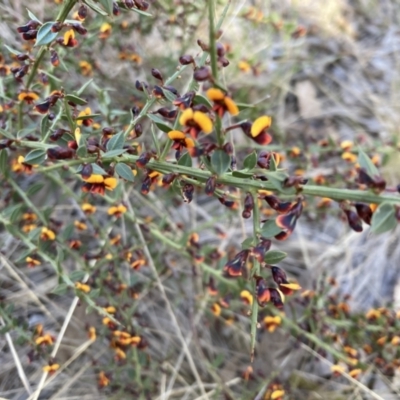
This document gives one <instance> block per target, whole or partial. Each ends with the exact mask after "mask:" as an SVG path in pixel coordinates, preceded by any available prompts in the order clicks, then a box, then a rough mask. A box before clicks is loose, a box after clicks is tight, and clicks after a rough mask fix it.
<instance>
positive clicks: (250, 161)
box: [243, 151, 257, 170]
mask: <svg viewBox="0 0 400 400" xmlns="http://www.w3.org/2000/svg"><path fill="white" fill-rule="evenodd" d="M256 165H257V153H256V152H255V151H253V152H252V153H250V154H249V155H248V156H247V157H246V158H245V159H244V161H243V167H244V168H245V169H250V170H252V169H253V168H254V167H255V166H256Z"/></svg>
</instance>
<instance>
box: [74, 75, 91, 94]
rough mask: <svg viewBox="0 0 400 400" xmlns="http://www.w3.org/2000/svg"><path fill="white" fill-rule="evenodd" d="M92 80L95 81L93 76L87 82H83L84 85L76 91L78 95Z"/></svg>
mask: <svg viewBox="0 0 400 400" xmlns="http://www.w3.org/2000/svg"><path fill="white" fill-rule="evenodd" d="M92 82H93V78H92V79H89V80H88V81H87V82H85V83H84V84H83V86H82V87H81V88H80V89H79V90H77V91H76V94H77V96H80V95H81V94H82V93H83V92H84V91H85V89H86V88H87V87H88V86H89V85H90V84H91V83H92Z"/></svg>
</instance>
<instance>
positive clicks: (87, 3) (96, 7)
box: [83, 0, 108, 17]
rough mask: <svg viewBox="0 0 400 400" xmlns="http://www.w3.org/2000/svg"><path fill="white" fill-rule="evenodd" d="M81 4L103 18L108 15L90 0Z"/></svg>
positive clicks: (84, 0) (85, 0)
mask: <svg viewBox="0 0 400 400" xmlns="http://www.w3.org/2000/svg"><path fill="white" fill-rule="evenodd" d="M83 2H84V3H85V4H86V5H87V6H88V7H89V8H91V9H92V10H93V11H94V12H96V13H97V14H100V15H102V16H103V17H106V16H107V15H108V14H107V13H106V12H105V11H104V10H103V9H102V8H101V7H99V6H98V5H97V4H96V3H95V2H94V1H92V0H83Z"/></svg>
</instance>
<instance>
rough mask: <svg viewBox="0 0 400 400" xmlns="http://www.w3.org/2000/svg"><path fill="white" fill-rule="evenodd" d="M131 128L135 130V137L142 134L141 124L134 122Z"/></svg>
mask: <svg viewBox="0 0 400 400" xmlns="http://www.w3.org/2000/svg"><path fill="white" fill-rule="evenodd" d="M133 129H134V131H135V135H136V137H137V138H138V137H140V136H142V133H143V127H142V124H139V123H137V124H135V126H134V127H133Z"/></svg>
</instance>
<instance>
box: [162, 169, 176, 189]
mask: <svg viewBox="0 0 400 400" xmlns="http://www.w3.org/2000/svg"><path fill="white" fill-rule="evenodd" d="M175 178H176V174H174V173H173V172H171V173H170V174H167V175H164V176H163V178H162V185H163V186H164V187H166V186H169V185H170V184H171V183H172V182H173V181H174V180H175Z"/></svg>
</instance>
